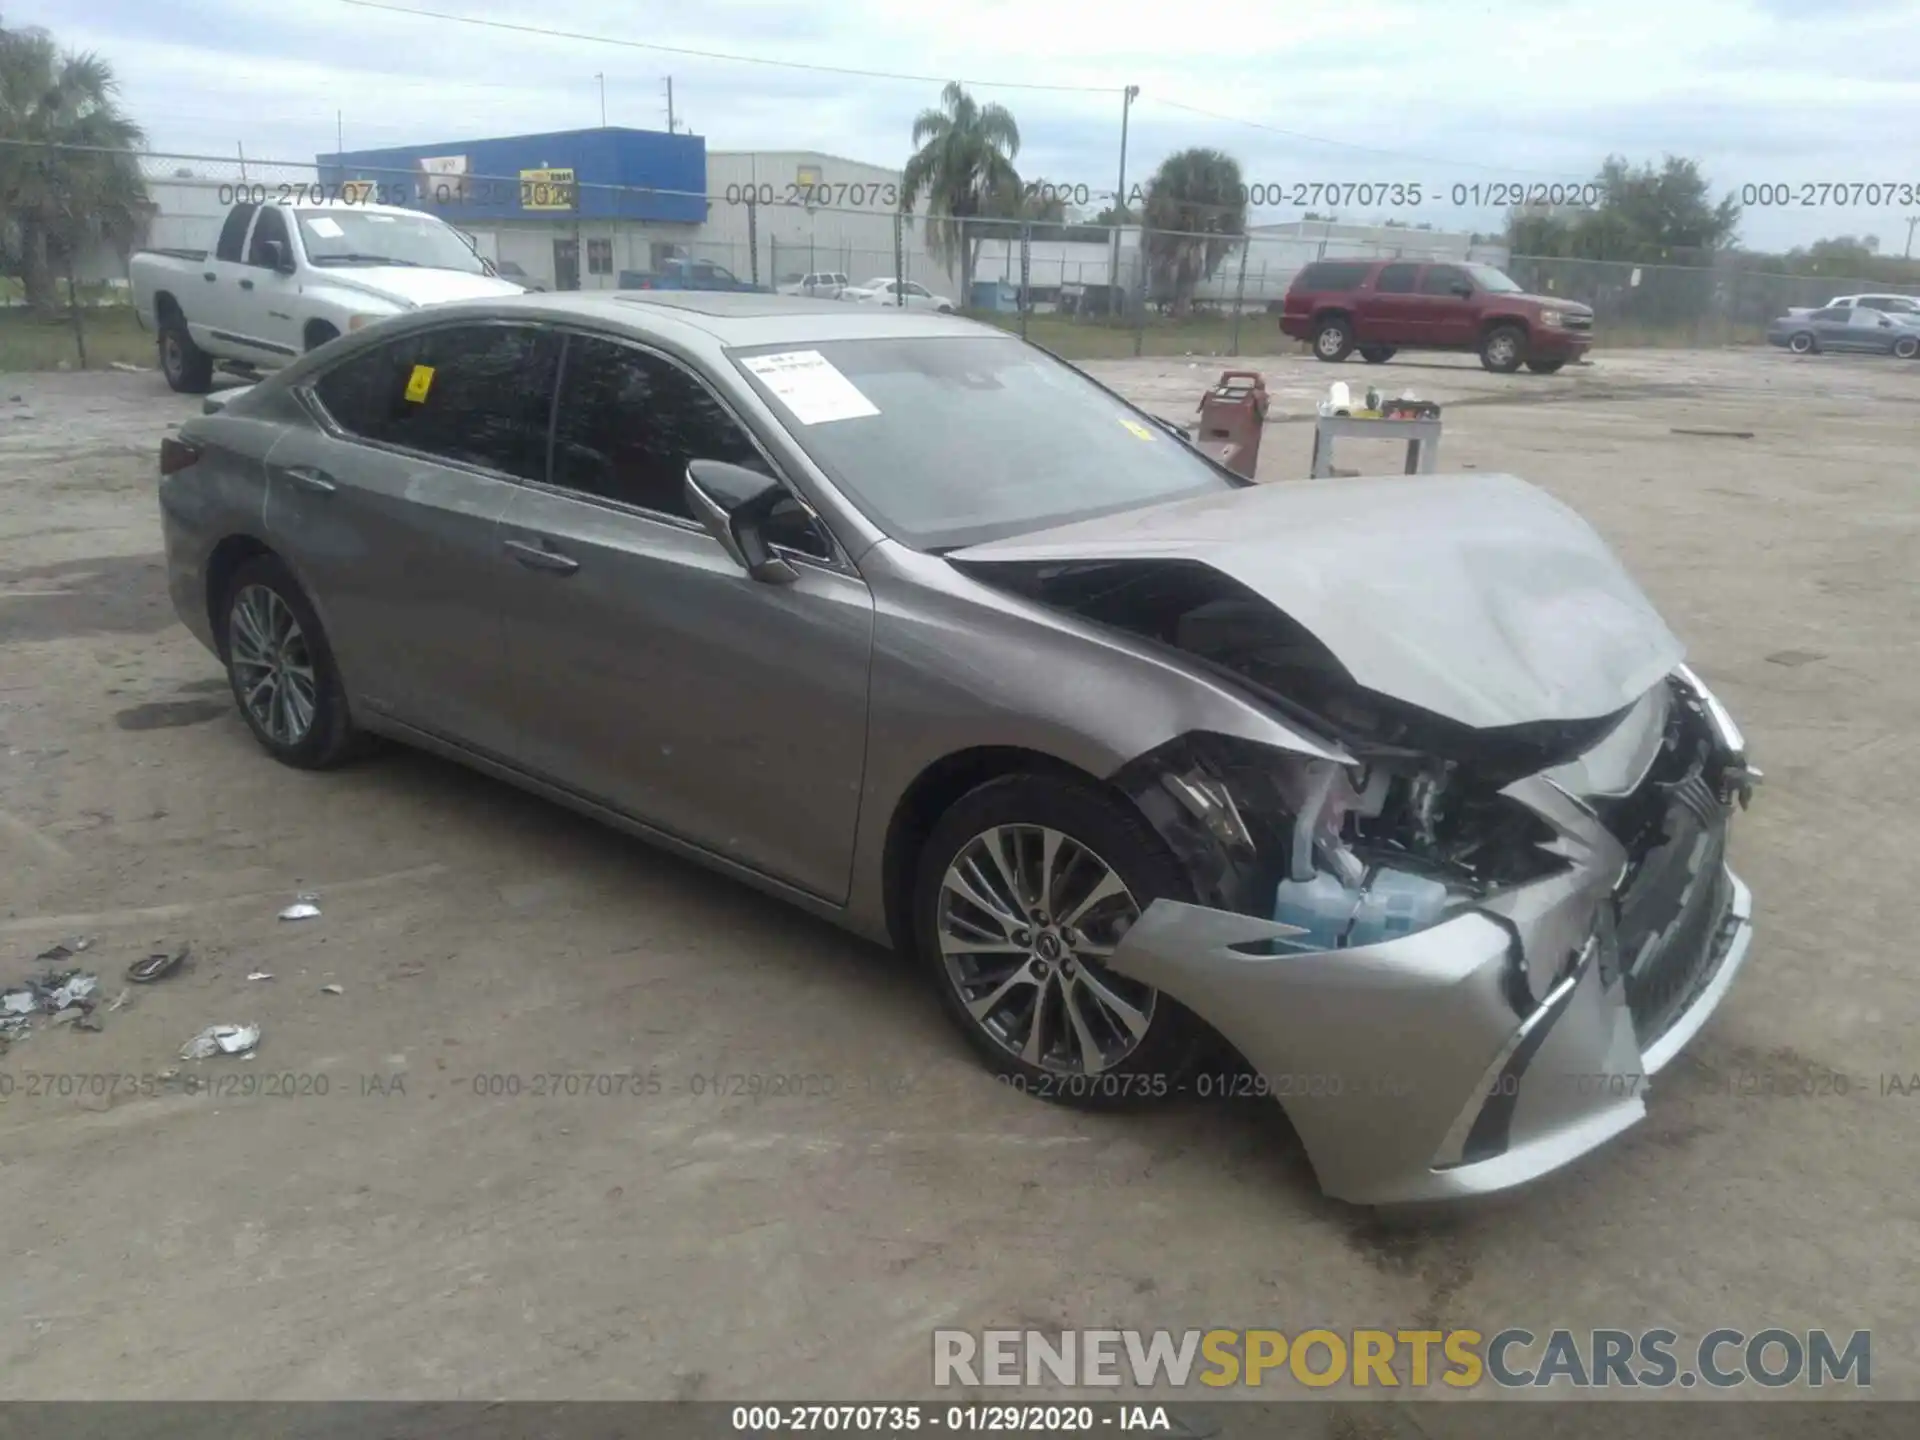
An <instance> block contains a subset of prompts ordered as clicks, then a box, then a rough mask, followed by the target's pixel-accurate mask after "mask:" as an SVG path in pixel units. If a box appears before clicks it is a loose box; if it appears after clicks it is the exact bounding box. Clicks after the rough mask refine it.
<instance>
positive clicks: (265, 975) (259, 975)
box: [247, 970, 273, 980]
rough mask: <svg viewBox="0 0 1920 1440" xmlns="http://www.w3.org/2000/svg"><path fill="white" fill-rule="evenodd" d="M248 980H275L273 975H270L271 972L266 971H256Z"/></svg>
mask: <svg viewBox="0 0 1920 1440" xmlns="http://www.w3.org/2000/svg"><path fill="white" fill-rule="evenodd" d="M247 979H249V980H271V979H273V976H272V975H271V974H270V973H269V972H267V971H265V970H255V971H254V972H253V973H252V974H251V975H249V976H247Z"/></svg>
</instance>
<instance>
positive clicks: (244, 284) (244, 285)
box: [240, 280, 253, 290]
mask: <svg viewBox="0 0 1920 1440" xmlns="http://www.w3.org/2000/svg"><path fill="white" fill-rule="evenodd" d="M240 288H241V289H242V290H251V289H252V288H253V282H252V281H251V280H242V281H241V282H240Z"/></svg>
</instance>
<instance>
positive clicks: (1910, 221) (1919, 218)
mask: <svg viewBox="0 0 1920 1440" xmlns="http://www.w3.org/2000/svg"><path fill="white" fill-rule="evenodd" d="M1916 225H1920V215H1909V216H1908V217H1907V259H1909V260H1911V259H1912V258H1913V227H1914V226H1916Z"/></svg>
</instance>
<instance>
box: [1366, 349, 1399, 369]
mask: <svg viewBox="0 0 1920 1440" xmlns="http://www.w3.org/2000/svg"><path fill="white" fill-rule="evenodd" d="M1394 353H1395V352H1394V347H1393V346H1391V345H1362V346H1361V347H1360V358H1361V359H1362V360H1364V361H1366V362H1367V364H1369V365H1384V364H1386V363H1387V361H1389V360H1391V359H1392V358H1393V357H1394Z"/></svg>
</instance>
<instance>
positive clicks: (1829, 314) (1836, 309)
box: [1812, 305, 1862, 350]
mask: <svg viewBox="0 0 1920 1440" xmlns="http://www.w3.org/2000/svg"><path fill="white" fill-rule="evenodd" d="M1854 313H1855V312H1854V309H1853V307H1852V306H1851V305H1830V306H1828V307H1827V308H1826V309H1824V310H1816V311H1814V312H1813V316H1812V324H1813V333H1814V334H1815V335H1816V336H1818V337H1819V340H1820V348H1821V349H1822V350H1857V349H1859V348H1860V337H1861V334H1862V331H1861V329H1860V327H1859V326H1858V325H1856V324H1855V323H1854V319H1853V317H1854Z"/></svg>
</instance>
